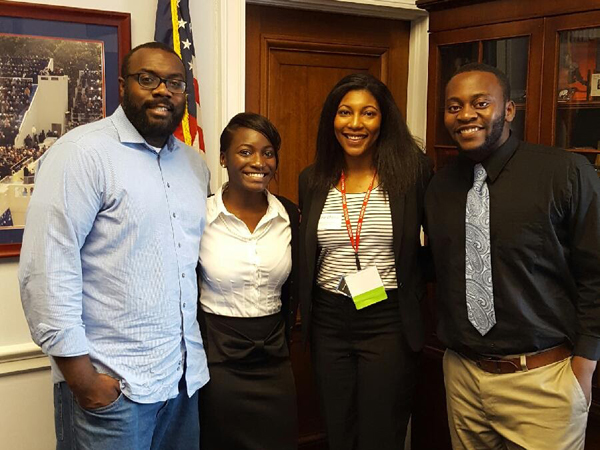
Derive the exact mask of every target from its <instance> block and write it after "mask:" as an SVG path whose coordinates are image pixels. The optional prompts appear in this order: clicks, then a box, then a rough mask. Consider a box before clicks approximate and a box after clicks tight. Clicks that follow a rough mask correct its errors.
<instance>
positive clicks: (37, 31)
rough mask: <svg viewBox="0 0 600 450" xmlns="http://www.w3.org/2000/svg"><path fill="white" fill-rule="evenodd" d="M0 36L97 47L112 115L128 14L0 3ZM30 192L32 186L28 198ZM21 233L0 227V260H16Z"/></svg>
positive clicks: (105, 100) (127, 37) (105, 102)
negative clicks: (88, 43) (99, 49)
mask: <svg viewBox="0 0 600 450" xmlns="http://www.w3.org/2000/svg"><path fill="white" fill-rule="evenodd" d="M0 35H2V36H11V37H19V36H23V37H32V38H35V39H37V38H40V39H48V40H51V39H54V40H64V41H67V42H70V41H73V42H84V43H85V42H93V43H98V48H101V53H102V83H101V87H102V89H103V91H102V98H101V100H102V101H103V107H102V115H103V116H104V117H106V116H108V115H110V114H112V113H113V112H114V110H115V109H116V108H117V107H118V106H119V103H120V99H119V89H118V77H119V73H120V72H119V71H120V65H121V61H122V59H123V57H124V56H125V54H126V53H127V52H128V51H129V50H130V48H131V17H130V14H129V13H122V12H112V11H99V10H92V9H82V8H71V7H64V6H51V5H42V4H36V3H21V2H11V1H5V0H0ZM1 56H2V55H1V54H0V57H1ZM24 76H25V75H23V77H24ZM69 82H71V80H70V78H69ZM23 125H24V124H23ZM34 130H35V128H33V129H32V133H31V134H33V131H34ZM0 178H1V177H0ZM0 188H2V186H0ZM32 191H33V186H32V187H31V188H30V191H29V195H30V194H31V192H32ZM2 214H3V211H0V215H2ZM1 219H2V217H0V220H1ZM11 220H12V219H11ZM0 223H2V222H0ZM23 229H24V227H23V226H0V258H6V257H16V256H19V254H20V250H21V241H22V238H23Z"/></svg>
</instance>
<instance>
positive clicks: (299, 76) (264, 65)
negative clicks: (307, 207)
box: [246, 5, 425, 201]
mask: <svg viewBox="0 0 600 450" xmlns="http://www.w3.org/2000/svg"><path fill="white" fill-rule="evenodd" d="M246 17H247V19H246V27H247V28H246V110H247V111H254V112H258V113H260V114H263V115H265V116H267V117H268V118H269V119H270V120H271V121H272V122H273V123H274V124H275V126H276V127H277V128H278V130H279V132H280V133H281V137H282V148H281V158H280V166H279V170H278V172H279V173H278V177H277V179H276V180H274V181H273V182H272V184H271V186H270V189H271V191H272V192H274V193H277V194H280V195H283V196H285V197H288V198H289V199H291V200H293V201H297V200H298V197H297V189H298V188H297V183H298V174H299V173H300V171H301V170H302V169H303V168H305V167H306V166H308V165H309V164H310V163H311V162H312V160H313V158H314V152H315V149H314V147H315V141H316V136H317V129H318V122H319V115H320V113H321V107H322V105H323V101H324V100H325V97H326V96H327V94H328V93H329V91H330V90H331V88H332V87H333V86H334V85H335V83H336V82H337V81H338V80H339V79H340V78H342V77H343V76H345V75H348V74H350V73H356V72H369V73H371V74H373V75H375V76H376V77H378V78H380V79H381V80H382V81H384V82H385V83H386V84H387V85H388V87H389V88H390V90H391V91H392V94H393V95H394V98H395V99H396V102H397V103H398V106H399V107H400V110H401V111H405V110H406V84H407V79H408V40H409V34H410V23H409V22H405V21H397V20H386V19H377V18H368V17H357V16H348V15H342V14H332V13H321V12H313V11H311V12H308V11H297V10H292V9H283V8H272V7H264V6H256V5H248V6H247V9H246ZM424 101H425V99H424Z"/></svg>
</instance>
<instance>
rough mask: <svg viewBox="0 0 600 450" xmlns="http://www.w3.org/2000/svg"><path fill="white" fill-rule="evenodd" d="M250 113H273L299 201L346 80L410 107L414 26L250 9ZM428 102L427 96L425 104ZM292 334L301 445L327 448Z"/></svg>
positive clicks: (278, 184) (288, 180) (306, 367)
mask: <svg viewBox="0 0 600 450" xmlns="http://www.w3.org/2000/svg"><path fill="white" fill-rule="evenodd" d="M246 17H247V19H246V110H247V111H253V112H258V113H260V114H263V115H265V116H267V117H268V118H269V119H270V120H271V121H272V122H273V123H274V124H275V126H276V127H277V128H278V130H279V132H280V133H281V137H282V147H281V153H280V164H279V169H278V176H277V179H276V180H274V181H273V182H272V183H271V186H270V190H271V191H272V192H273V193H277V194H280V195H283V196H285V197H287V198H289V199H290V200H292V201H295V202H297V201H298V194H297V193H298V187H297V185H298V175H299V174H300V172H301V171H302V169H304V168H305V167H306V166H308V165H309V164H310V163H311V162H312V161H313V158H314V154H315V141H316V138H317V129H318V123H319V116H320V114H321V107H322V105H323V101H324V100H325V97H326V96H327V94H328V93H329V91H330V90H331V88H332V87H333V86H334V85H335V84H336V83H337V82H338V80H340V78H342V77H343V76H345V75H348V74H351V73H356V72H369V73H371V74H373V75H375V76H376V77H379V78H380V79H381V80H382V81H384V82H385V83H386V84H387V85H388V87H389V88H390V90H391V91H392V94H393V95H394V98H395V99H396V102H397V103H398V106H399V107H400V110H401V111H403V112H404V111H405V110H406V85H407V79H408V39H409V34H410V23H409V22H404V21H393V20H385V19H376V18H366V17H356V16H348V15H341V14H331V13H320V12H308V11H297V10H291V9H281V8H271V7H263V6H256V5H247V9H246ZM423 101H425V99H423ZM300 328H301V318H299V321H298V323H297V326H296V327H295V328H294V331H293V333H292V349H291V355H292V367H293V370H294V376H295V379H296V389H297V393H298V415H299V426H300V439H299V448H300V449H303V450H308V449H313V450H317V449H323V450H324V449H326V448H327V446H326V443H325V431H324V426H323V422H322V419H321V416H320V412H319V403H318V398H317V394H316V391H315V386H314V380H313V374H312V369H311V365H310V354H309V351H308V349H307V348H306V347H305V346H304V345H303V344H302V343H301V342H300Z"/></svg>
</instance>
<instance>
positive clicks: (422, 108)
mask: <svg viewBox="0 0 600 450" xmlns="http://www.w3.org/2000/svg"><path fill="white" fill-rule="evenodd" d="M428 28H429V17H421V18H419V19H416V20H413V21H412V22H411V26H410V44H409V46H410V48H409V54H408V83H407V86H406V89H407V94H408V95H407V96H406V99H407V101H406V123H407V124H408V127H409V128H410V131H411V133H412V134H413V136H414V137H415V138H417V140H418V141H419V143H420V144H421V145H422V148H423V150H425V138H426V136H427V78H428V72H429V33H428Z"/></svg>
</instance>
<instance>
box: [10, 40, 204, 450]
mask: <svg viewBox="0 0 600 450" xmlns="http://www.w3.org/2000/svg"><path fill="white" fill-rule="evenodd" d="M185 78H186V69H185V67H184V65H183V63H182V61H181V59H180V58H179V56H178V55H177V54H176V53H175V52H174V51H173V50H172V49H170V48H169V47H167V46H165V45H163V44H160V43H157V42H150V43H147V44H143V45H140V46H138V47H136V48H135V49H133V50H132V51H131V52H130V53H129V54H127V55H126V56H125V58H124V60H123V64H122V72H121V77H120V78H119V88H120V94H121V97H122V99H123V100H122V104H121V106H120V107H119V108H118V109H117V110H116V111H115V113H114V114H113V115H112V116H110V117H107V118H106V119H103V120H100V121H98V122H95V123H91V124H88V125H84V126H81V127H78V128H76V129H74V130H72V131H70V132H69V133H67V134H66V135H64V136H63V137H62V138H60V139H59V140H58V141H57V142H56V143H55V144H54V145H53V146H52V148H51V149H50V150H49V151H48V152H46V154H45V155H44V156H43V158H42V160H41V161H40V166H39V169H38V172H37V174H36V190H35V193H34V194H33V196H32V199H31V202H30V205H29V210H28V213H27V215H28V219H27V225H26V227H25V234H24V238H23V248H22V252H21V260H20V267H19V280H20V284H21V298H22V302H23V308H24V310H25V315H26V317H27V321H28V324H29V327H30V330H31V334H32V337H33V340H34V341H35V342H36V343H37V344H38V345H40V346H41V347H42V349H43V351H44V352H45V353H46V354H47V355H49V356H50V361H51V363H52V374H53V381H54V396H55V421H56V431H57V436H56V438H57V448H58V449H74V448H77V449H100V450H103V449H107V450H108V449H125V448H126V449H136V450H137V449H144V450H145V449H162V448H172V449H192V448H196V449H197V448H199V434H200V432H199V420H198V389H199V388H200V387H202V386H203V385H204V384H205V383H206V382H207V381H208V369H207V366H206V356H205V353H204V347H203V344H202V338H201V336H200V331H199V327H198V322H197V321H196V305H197V283H196V272H195V268H196V263H197V260H198V248H199V244H200V236H201V234H202V232H203V230H204V224H205V207H206V194H207V187H208V182H209V173H208V169H207V167H206V164H205V163H204V161H203V160H202V158H201V157H200V156H199V154H198V153H197V152H196V151H195V150H194V149H193V148H191V147H189V146H187V145H185V144H183V143H182V142H180V141H178V140H177V139H175V138H174V137H173V135H172V134H173V132H174V131H175V129H176V128H177V126H178V124H179V122H180V121H181V119H182V117H183V114H184V111H185V87H186V82H185Z"/></svg>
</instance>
